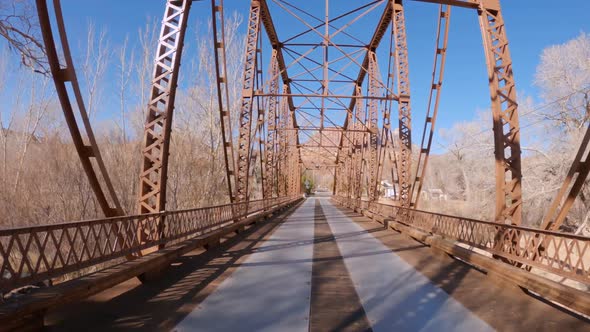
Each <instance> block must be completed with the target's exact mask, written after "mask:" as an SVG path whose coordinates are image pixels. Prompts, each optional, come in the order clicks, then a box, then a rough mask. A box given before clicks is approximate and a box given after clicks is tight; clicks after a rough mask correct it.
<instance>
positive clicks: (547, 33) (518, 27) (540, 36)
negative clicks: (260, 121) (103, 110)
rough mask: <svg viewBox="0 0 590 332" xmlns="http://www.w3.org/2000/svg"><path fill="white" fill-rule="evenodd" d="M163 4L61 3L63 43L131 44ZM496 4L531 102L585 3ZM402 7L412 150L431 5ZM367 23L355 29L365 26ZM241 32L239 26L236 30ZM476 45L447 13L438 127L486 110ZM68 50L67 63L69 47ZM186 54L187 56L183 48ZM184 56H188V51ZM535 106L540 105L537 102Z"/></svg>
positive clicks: (149, 0)
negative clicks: (546, 63) (543, 70)
mask: <svg viewBox="0 0 590 332" xmlns="http://www.w3.org/2000/svg"><path fill="white" fill-rule="evenodd" d="M163 2H164V1H162V0H127V1H115V0H102V1H96V0H87V1H74V0H62V7H63V9H64V16H65V19H66V27H67V29H68V32H69V38H70V44H71V45H72V46H73V45H78V44H79V43H80V42H81V41H83V40H84V37H85V31H86V27H87V24H88V22H89V21H92V22H94V23H95V24H96V25H97V27H98V28H101V27H105V28H106V29H107V33H108V38H109V39H110V40H111V44H112V45H114V46H116V45H119V44H120V43H122V41H123V40H124V38H125V36H126V35H129V39H130V42H131V43H134V42H136V40H137V31H138V29H140V28H141V27H143V26H144V25H145V22H146V18H148V17H156V18H157V19H158V21H159V20H160V18H161V15H162V9H163ZM270 2H271V1H269V3H270ZM345 2H350V1H332V4H331V7H330V11H331V12H334V13H336V12H339V11H340V9H341V8H339V3H340V4H342V3H345ZM294 3H298V4H306V5H309V3H310V2H308V0H306V1H299V2H294ZM359 3H363V2H359ZM318 4H320V5H319V6H320V7H321V9H322V10H323V2H322V1H318ZM501 4H502V8H503V13H504V19H505V22H506V27H507V33H508V38H509V40H510V45H511V53H512V59H513V70H514V75H515V78H516V83H517V90H518V93H519V95H527V96H532V97H533V98H535V99H536V97H537V95H538V91H537V89H536V87H535V86H534V73H535V68H536V66H537V64H538V62H539V55H540V53H541V51H542V50H543V49H544V48H545V47H547V46H549V45H552V44H559V43H564V42H566V41H568V40H570V39H572V38H575V37H576V36H578V35H579V34H580V33H581V32H590V20H588V12H590V1H587V0H570V1H563V2H560V3H559V4H557V3H556V2H555V1H550V0H504V1H501ZM225 6H226V15H228V14H229V13H231V12H232V11H234V10H236V11H239V12H241V13H243V16H244V20H245V19H246V18H245V16H246V14H247V9H248V6H249V1H247V0H225ZM405 7H406V21H407V29H408V44H409V55H410V73H411V76H410V81H411V90H412V103H413V110H414V119H413V122H414V126H413V127H414V135H413V136H414V142H415V143H417V144H419V141H418V139H419V135H420V131H421V129H422V126H423V121H424V112H425V108H426V98H427V96H428V92H429V90H428V89H429V84H430V79H431V70H432V60H433V50H434V38H435V28H436V17H437V10H438V6H437V5H434V4H429V3H418V2H414V1H406V6H405ZM210 13H211V8H210V3H209V1H197V2H194V3H193V7H192V10H191V17H190V20H189V25H190V26H191V29H193V30H194V26H196V25H197V24H198V23H199V22H200V24H201V25H202V24H203V23H204V22H206V20H208V18H209V16H210ZM280 17H281V16H280V15H277V18H278V19H275V20H276V22H275V24H276V25H277V26H278V29H277V30H279V33H285V34H286V33H288V32H289V26H288V25H287V26H284V25H281V19H280ZM369 23H371V22H369ZM369 23H363V24H365V25H370V24H369ZM373 24H376V22H373ZM365 25H363V26H361V29H360V30H358V31H360V34H361V35H362V34H363V31H364V33H365V36H364V37H365V38H364V39H365V40H366V39H367V38H368V36H370V35H371V34H372V31H373V29H374V27H371V26H365ZM244 27H245V24H243V26H242V28H244ZM357 29H358V28H357ZM190 33H191V32H190V31H189V34H190ZM279 37H281V35H280V34H279ZM481 44H482V42H481V34H480V31H479V27H478V22H477V15H476V13H475V12H474V11H473V10H469V9H461V8H453V11H452V20H451V30H450V35H449V50H448V56H447V67H446V76H445V81H444V86H443V92H442V97H441V106H440V116H439V122H438V128H443V127H445V128H449V127H451V126H452V124H453V123H455V122H457V121H464V120H470V119H472V118H473V117H474V116H475V112H476V111H477V110H485V109H487V108H488V107H489V103H490V102H489V90H488V87H487V79H486V77H485V75H486V69H485V62H484V57H483V50H482V46H481ZM73 48H74V49H73V52H74V57H75V55H76V54H75V53H76V48H75V47H73ZM187 50H191V48H190V45H189V47H188V48H187ZM192 50H193V51H194V48H192ZM113 61H115V59H114V58H113ZM383 62H385V61H383ZM114 65H116V64H114ZM382 65H383V64H382ZM113 67H114V68H116V66H113ZM181 84H182V82H181ZM105 96H108V94H105ZM536 100H537V99H536ZM537 102H539V103H542V101H540V100H537ZM108 103H109V102H108V101H107V104H108Z"/></svg>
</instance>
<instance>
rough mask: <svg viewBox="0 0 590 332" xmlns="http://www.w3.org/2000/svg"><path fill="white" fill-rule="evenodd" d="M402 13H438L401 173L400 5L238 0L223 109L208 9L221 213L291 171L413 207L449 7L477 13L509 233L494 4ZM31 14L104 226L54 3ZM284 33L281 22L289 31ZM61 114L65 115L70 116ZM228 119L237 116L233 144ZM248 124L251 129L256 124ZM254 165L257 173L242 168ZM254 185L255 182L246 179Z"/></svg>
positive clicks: (165, 62) (148, 175)
mask: <svg viewBox="0 0 590 332" xmlns="http://www.w3.org/2000/svg"><path fill="white" fill-rule="evenodd" d="M415 1H421V2H429V3H435V4H438V5H439V17H438V29H437V35H436V48H435V56H434V68H433V73H432V82H431V86H430V96H429V99H428V109H427V113H426V119H425V123H424V130H423V133H422V140H421V146H420V150H419V154H418V159H417V163H416V164H415V167H414V168H412V164H413V160H412V110H411V102H410V101H411V97H410V96H411V91H410V82H409V59H410V57H409V54H408V46H407V44H408V36H407V34H406V22H405V20H406V18H405V14H404V12H405V9H404V8H405V6H407V5H408V2H409V1H405V2H404V1H402V0H375V1H367V2H364V3H360V4H354V5H351V8H346V9H345V10H344V11H341V12H338V13H335V11H334V10H333V9H332V10H331V7H330V1H329V0H324V4H323V6H321V5H318V4H317V3H311V2H307V3H297V4H296V3H292V2H290V1H286V0H251V1H250V6H249V11H248V24H247V33H246V47H245V51H244V55H243V56H244V72H243V76H242V91H241V96H240V98H241V101H240V103H239V107H238V109H236V110H232V109H231V102H230V93H229V91H228V81H227V76H228V75H227V74H228V73H227V64H226V58H225V52H226V50H225V47H226V45H225V32H224V16H223V9H224V6H223V1H222V0H211V1H210V3H211V15H212V25H213V33H212V35H213V36H212V39H213V49H214V57H215V59H214V60H215V80H216V88H217V103H218V111H219V121H220V127H221V133H220V134H221V137H222V143H223V153H224V163H225V169H226V182H227V191H228V198H229V201H230V202H247V201H249V200H250V196H251V195H254V196H256V197H264V198H271V197H282V196H285V195H289V194H296V193H298V192H299V190H300V189H301V188H300V176H301V172H302V171H303V170H304V169H306V168H308V167H309V165H311V166H313V167H320V168H323V169H326V170H329V172H330V174H333V192H334V194H337V195H341V196H346V197H351V198H364V197H366V199H368V200H369V201H377V200H379V196H380V192H379V191H380V184H381V182H382V180H384V179H383V178H387V180H391V182H392V183H393V187H394V188H393V189H394V191H395V192H396V195H395V198H396V199H397V201H398V202H397V203H396V204H398V205H400V206H402V207H414V208H415V207H417V205H418V203H419V198H420V192H421V190H422V188H423V185H424V181H425V176H426V169H427V164H428V156H429V153H430V149H431V145H432V139H433V133H434V129H435V124H436V119H437V116H438V113H439V112H438V108H439V104H440V96H441V88H442V84H443V77H444V65H445V61H446V54H447V41H448V34H449V24H450V23H449V20H450V10H451V7H452V6H456V7H464V8H468V9H472V10H473V11H474V12H476V13H477V14H478V17H479V25H480V30H481V34H482V38H483V45H484V47H483V49H484V55H485V60H486V63H487V68H488V78H489V90H490V96H491V111H492V115H493V133H494V136H493V137H494V147H495V148H494V153H495V177H496V197H495V201H496V209H495V210H496V212H495V218H494V219H495V221H497V222H500V223H505V224H512V225H519V224H520V223H521V219H522V188H521V181H522V173H521V156H520V155H521V148H520V127H519V119H518V105H517V103H516V90H515V83H514V78H513V72H512V61H511V58H510V51H509V46H508V45H509V44H508V39H507V35H506V27H505V24H504V20H503V16H502V11H501V8H500V3H499V0H415ZM191 4H192V1H189V0H184V1H183V0H168V1H166V3H165V11H164V17H163V20H162V29H161V32H160V38H159V41H158V45H157V49H156V57H155V67H154V72H153V80H152V89H151V95H150V100H149V104H148V105H147V114H146V123H145V131H144V140H143V148H142V151H141V154H142V164H141V173H140V187H139V206H138V213H140V214H145V213H157V212H160V211H164V210H165V205H166V181H167V171H168V156H169V154H170V151H169V150H170V140H171V135H172V133H171V131H172V117H173V113H174V101H175V95H176V87H177V81H178V76H179V66H180V60H181V54H182V48H183V44H184V34H185V31H186V27H187V20H188V14H189V10H190V8H191ZM37 8H38V15H39V19H40V24H41V27H42V29H41V30H42V32H43V40H44V44H45V47H46V51H47V55H48V60H49V64H50V68H51V73H52V75H53V79H54V82H55V86H56V90H57V95H58V97H59V99H60V103H61V105H62V109H63V111H64V115H65V118H66V122H67V124H68V128H69V131H70V133H71V136H72V139H73V143H74V146H75V147H76V150H77V153H78V155H79V157H80V160H81V163H82V166H83V168H84V170H85V172H86V174H87V177H88V180H89V183H90V186H91V188H92V189H93V191H94V193H95V196H96V200H97V203H98V204H99V206H100V207H101V209H102V211H103V212H104V214H105V216H108V217H112V216H120V215H123V214H124V211H123V209H122V207H121V204H120V203H119V200H118V198H117V195H116V192H115V190H114V187H113V184H112V181H111V179H110V176H109V173H108V171H107V169H106V167H105V164H104V162H103V160H102V157H101V154H100V149H99V147H98V144H97V142H96V139H95V137H94V134H93V130H92V127H91V124H90V120H89V118H88V115H87V114H86V110H85V107H84V102H83V99H82V96H81V92H80V89H79V87H78V82H77V78H76V73H75V69H74V64H73V61H72V58H71V55H70V50H69V45H68V41H67V37H66V29H65V25H64V22H63V15H62V12H61V6H60V2H59V1H57V0H56V1H54V6H53V8H54V13H53V17H51V18H50V14H49V9H48V6H47V3H46V1H43V0H37ZM279 14H280V15H281V19H283V18H285V20H286V21H285V22H281V25H280V26H276V25H275V24H274V22H273V17H276V15H279ZM52 22H55V25H56V26H57V30H58V33H59V41H60V42H59V43H56V41H55V40H54V35H53V29H52ZM369 23H370V25H372V26H373V33H372V35H371V36H370V39H367V40H362V39H361V38H359V37H358V36H357V35H356V34H355V33H354V32H352V28H351V27H354V26H355V25H356V26H358V25H359V24H364V25H366V26H369ZM284 24H289V29H285V28H284ZM363 28H365V26H363ZM385 36H389V37H390V38H384V37H385ZM388 39H389V40H388ZM382 44H384V45H382ZM58 45H60V46H59V47H60V48H61V49H60V50H58ZM59 53H63V55H64V57H63V60H64V62H65V63H61V62H60V58H59V56H58V54H59ZM264 59H269V60H270V61H268V62H267V61H263V60H264ZM378 59H379V60H380V61H377V60H378ZM263 63H264V64H265V65H266V64H268V69H266V70H265V68H263ZM385 64H387V65H385ZM383 68H385V69H383ZM382 72H383V73H385V75H384V77H385V78H386V79H385V80H384V79H383V78H384V77H382V76H381V73H382ZM365 78H367V79H365ZM70 94H72V95H70ZM72 99H75V101H73V100H72ZM394 103H397V109H398V112H397V114H398V117H397V120H398V121H397V135H395V131H394V129H395V128H392V126H391V125H392V123H395V121H391V110H392V109H393V108H394V107H395V105H394ZM74 104H75V105H74ZM73 106H77V108H78V113H79V114H76V113H75V110H74V108H75V107H73ZM232 112H235V113H236V116H237V117H238V124H239V128H237V130H236V131H235V132H234V130H233V128H232V125H231V123H232V121H231V117H230V116H231V114H232ZM253 117H257V120H256V125H255V126H253V125H252V121H253ZM79 122H81V123H79ZM394 136H397V137H394ZM236 139H237V141H236ZM587 141H588V138H587V137H586V138H585V140H584V141H583V142H582V146H581V147H580V151H579V153H578V156H577V157H576V159H575V160H574V163H573V165H572V168H571V170H570V172H569V174H568V177H567V179H566V182H565V183H564V185H563V188H562V190H561V191H560V192H559V194H558V196H557V197H556V199H555V201H554V203H553V204H552V206H551V208H550V211H549V213H548V214H547V216H546V217H545V219H544V222H543V225H542V227H543V228H546V229H551V230H556V229H558V228H559V226H560V225H561V224H562V223H563V221H564V220H565V217H566V215H567V212H568V211H569V209H570V207H571V206H572V204H573V201H574V200H575V197H576V195H577V194H578V193H579V191H580V188H581V184H580V182H581V181H582V182H583V179H585V178H586V177H587V173H588V166H587V161H586V160H584V159H583V156H584V155H585V153H586V152H585V151H586V150H587V145H588V142H587ZM234 142H235V143H236V144H235V145H234ZM234 149H237V152H234ZM257 161H260V167H259V169H258V166H256V167H254V164H255V163H256V162H257ZM327 172H328V171H327ZM258 176H260V181H259V182H256V181H253V178H254V177H258ZM252 183H260V186H258V185H256V186H252V185H251V184H252ZM254 190H260V192H259V193H253V191H254ZM163 231H164V230H163V229H158V230H157V231H156V232H154V233H152V234H145V240H147V239H149V238H152V239H155V238H157V234H156V233H158V232H159V233H162V232H163Z"/></svg>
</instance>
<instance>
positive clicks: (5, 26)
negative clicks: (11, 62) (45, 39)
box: [0, 0, 49, 74]
mask: <svg viewBox="0 0 590 332" xmlns="http://www.w3.org/2000/svg"><path fill="white" fill-rule="evenodd" d="M35 13H36V10H35V7H34V4H33V1H32V0H13V1H2V2H0V36H2V37H3V38H4V39H6V41H7V42H8V47H9V48H10V50H11V51H13V52H14V53H15V54H16V55H17V56H19V57H20V61H21V63H22V64H23V65H24V66H26V67H29V68H32V69H33V70H34V71H36V72H40V73H43V74H48V73H49V66H48V62H47V57H46V55H45V48H44V47H43V45H42V43H41V37H40V32H41V31H40V29H39V22H38V20H37V17H36V16H35Z"/></svg>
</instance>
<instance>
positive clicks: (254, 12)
mask: <svg viewBox="0 0 590 332" xmlns="http://www.w3.org/2000/svg"><path fill="white" fill-rule="evenodd" d="M247 29H248V30H247V34H246V50H245V59H244V74H243V79H242V101H241V103H240V134H239V135H240V136H239V141H238V165H237V177H236V200H237V201H238V202H244V201H247V200H248V199H249V195H248V194H249V193H248V177H249V170H250V134H251V127H252V102H253V98H254V97H253V93H254V83H255V82H254V81H255V79H256V61H257V60H256V58H257V42H258V37H259V32H260V2H259V1H257V0H252V2H251V3H250V12H249V14H248V26H247Z"/></svg>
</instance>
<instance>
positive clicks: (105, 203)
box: [37, 0, 124, 217]
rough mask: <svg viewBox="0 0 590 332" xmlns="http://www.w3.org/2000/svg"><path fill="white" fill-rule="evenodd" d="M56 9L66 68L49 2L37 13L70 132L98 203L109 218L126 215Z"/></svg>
mask: <svg viewBox="0 0 590 332" xmlns="http://www.w3.org/2000/svg"><path fill="white" fill-rule="evenodd" d="M53 9H54V15H53V16H54V17H53V18H54V21H55V22H56V24H57V30H58V33H59V40H60V44H61V52H60V53H61V54H63V59H64V60H65V65H63V64H62V63H61V61H60V58H59V56H58V46H57V45H58V44H56V42H55V39H54V37H53V29H52V26H51V21H52V20H51V19H50V16H49V10H48V6H47V0H37V13H38V16H39V24H40V26H41V32H42V35H43V42H44V45H45V52H46V53H47V58H48V63H49V67H50V70H51V75H52V77H53V82H54V83H55V89H56V92H57V96H58V98H59V102H60V104H61V107H62V110H63V112H64V116H65V119H66V123H67V125H68V129H69V130H70V134H71V136H72V140H73V142H74V146H75V147H76V151H77V153H78V156H79V157H80V162H81V163H82V167H83V168H84V171H85V172H86V176H87V177H88V182H89V183H90V187H91V188H92V190H93V191H94V194H95V196H96V200H97V201H98V204H99V206H100V208H101V209H102V212H103V213H104V215H105V216H106V217H114V216H122V215H123V214H124V211H123V208H122V206H121V204H120V203H119V199H118V198H117V194H116V192H115V189H114V187H113V184H112V181H111V179H110V176H109V173H108V172H107V169H106V167H105V164H104V161H103V159H102V156H101V153H100V149H99V147H98V144H97V143H96V138H95V137H94V131H93V130H92V126H91V124H90V119H89V118H88V113H87V112H86V106H85V105H84V99H83V98H82V93H81V92H80V86H79V84H78V78H77V76H76V70H75V67H74V63H73V61H72V55H71V53H70V46H69V43H68V38H67V35H66V29H65V24H64V19H63V14H62V10H61V3H60V1H54V2H53ZM68 87H69V88H70V89H71V91H72V92H73V94H74V98H75V103H76V106H77V108H78V112H79V116H80V118H81V120H82V123H83V126H80V125H79V123H78V120H77V119H76V115H75V112H74V109H73V107H72V104H73V101H72V100H71V98H72V97H71V96H70V94H69V93H68ZM93 161H94V162H93ZM101 180H102V181H101ZM105 189H106V190H105ZM109 200H110V201H109Z"/></svg>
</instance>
